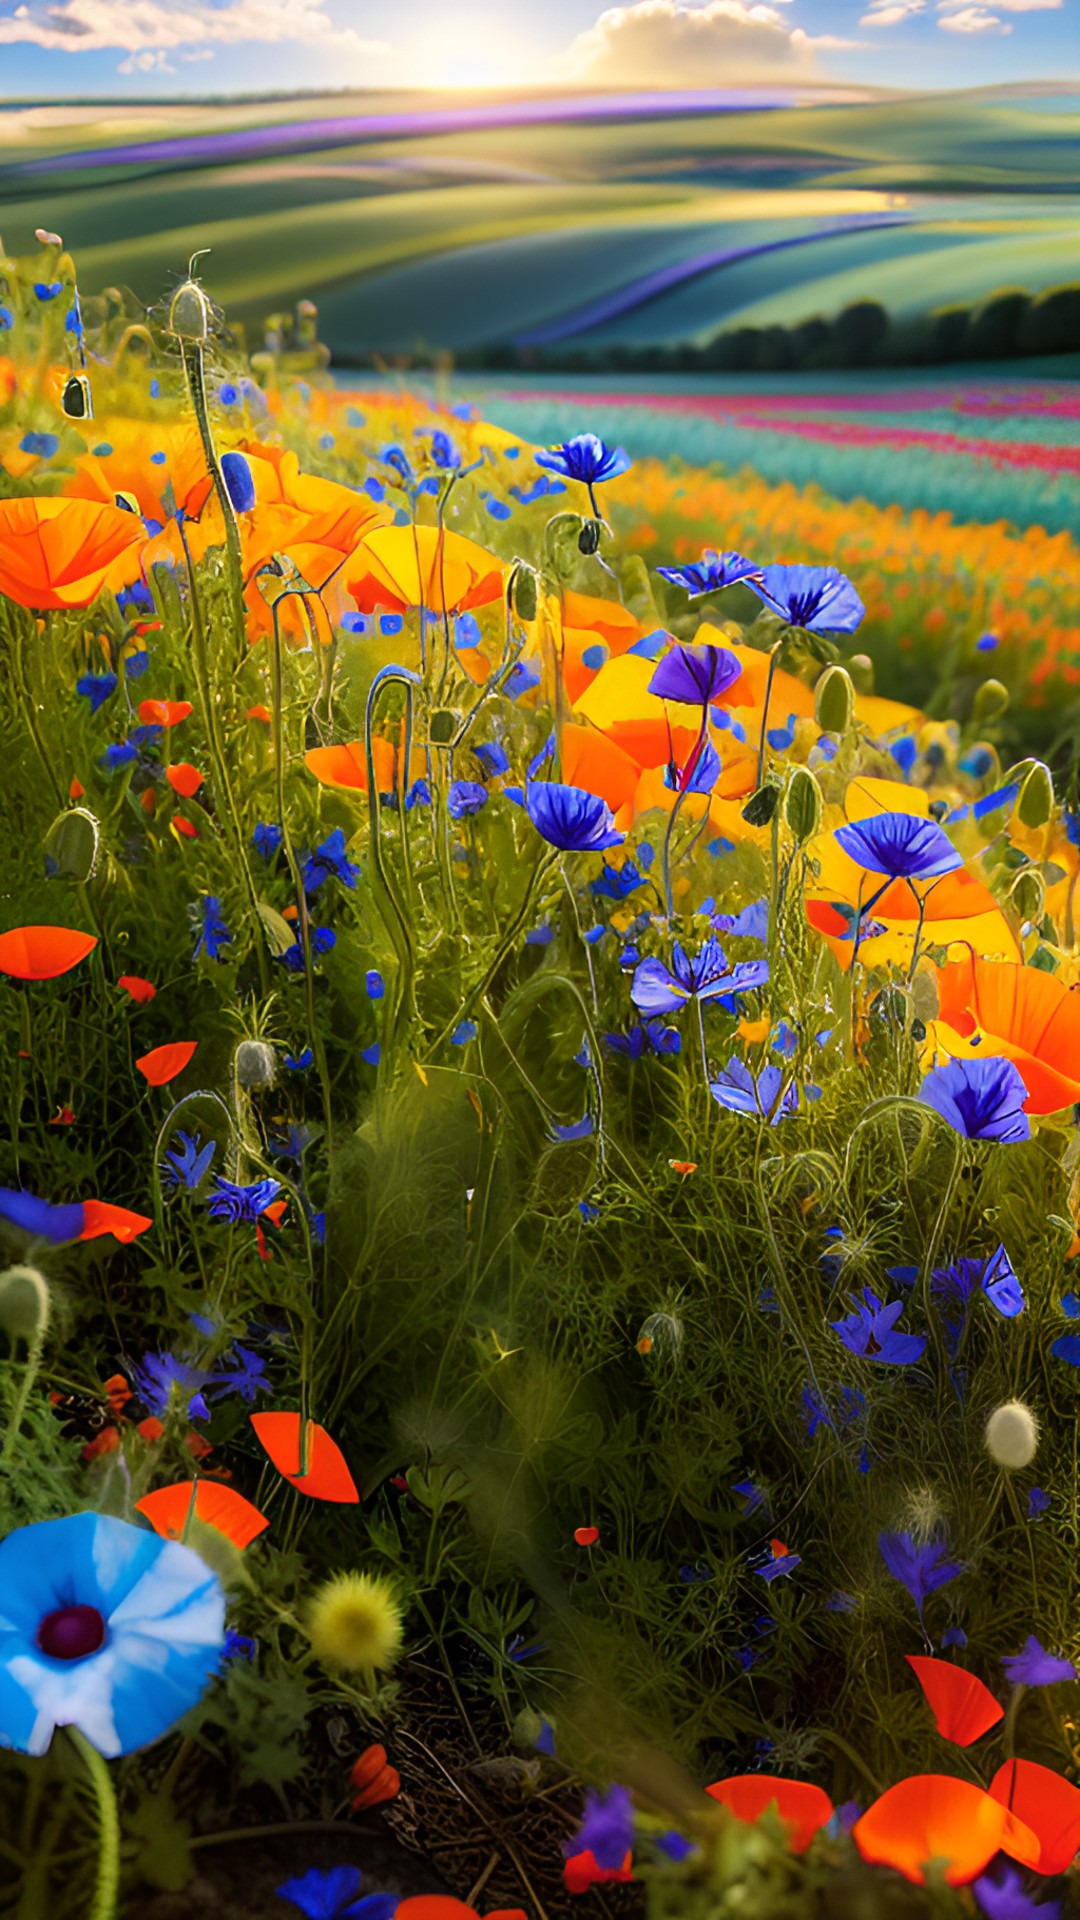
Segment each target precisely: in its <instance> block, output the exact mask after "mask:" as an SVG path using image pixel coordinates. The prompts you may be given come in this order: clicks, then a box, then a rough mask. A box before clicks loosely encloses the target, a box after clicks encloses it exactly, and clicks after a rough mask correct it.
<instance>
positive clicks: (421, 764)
mask: <svg viewBox="0 0 1080 1920" xmlns="http://www.w3.org/2000/svg"><path fill="white" fill-rule="evenodd" d="M371 756H372V759H373V760H374V762H375V778H376V780H377V781H378V786H379V792H380V793H393V792H394V791H395V789H396V785H397V758H398V750H397V748H396V747H395V745H394V742H393V741H392V740H387V739H385V738H384V737H383V736H382V735H381V734H378V735H376V737H375V738H374V739H373V741H372V743H371ZM304 764H305V766H306V767H307V770H308V772H309V773H313V774H314V775H315V778H316V780H318V782H319V784H320V785H321V786H324V787H344V788H345V789H346V790H347V791H354V792H357V793H366V792H367V790H368V772H367V750H366V748H365V746H364V742H363V741H362V740H348V741H345V742H344V743H343V744H342V745H341V746H338V747H312V748H311V749H310V750H309V751H308V752H307V753H305V755H304ZM425 768H426V763H425V760H424V755H423V753H422V752H421V750H420V749H419V748H414V750H413V754H412V761H411V765H410V767H409V780H410V782H411V781H413V780H419V779H420V778H421V776H422V775H423V773H424V772H425Z"/></svg>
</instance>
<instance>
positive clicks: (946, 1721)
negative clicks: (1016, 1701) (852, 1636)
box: [904, 1653, 1005, 1747]
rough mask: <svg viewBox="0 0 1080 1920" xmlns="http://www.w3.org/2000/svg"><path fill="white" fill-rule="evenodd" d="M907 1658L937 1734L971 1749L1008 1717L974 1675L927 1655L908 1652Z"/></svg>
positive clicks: (947, 1661) (949, 1662) (948, 1662)
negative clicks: (973, 1744) (934, 1723)
mask: <svg viewBox="0 0 1080 1920" xmlns="http://www.w3.org/2000/svg"><path fill="white" fill-rule="evenodd" d="M904 1658H905V1659H906V1661H907V1663H908V1666H909V1667H911V1668H912V1670H913V1672H914V1674H915V1678H916V1679H917V1680H918V1682H919V1685H920V1687H921V1688H922V1690H923V1692H924V1693H925V1695H926V1698H927V1700H928V1702H929V1704H930V1708H931V1711H932V1712H933V1715H934V1719H935V1721H936V1722H937V1730H938V1732H939V1733H940V1734H942V1735H943V1736H944V1738H945V1739H946V1740H951V1741H952V1742H953V1744H954V1746H957V1747H970V1746H971V1744H972V1742H973V1741H975V1740H981V1739H982V1736H983V1734H984V1733H989V1731H990V1728H991V1727H996V1726H997V1723H998V1721H999V1720H1003V1719H1004V1718H1005V1709H1004V1708H1003V1707H1002V1706H1000V1705H999V1703H998V1702H997V1701H996V1700H995V1699H994V1696H993V1694H992V1693H991V1692H990V1689H989V1687H984V1686H983V1683H982V1681H981V1680H979V1679H978V1678H977V1677H976V1675H975V1674H973V1673H965V1671H964V1669H963V1667H954V1666H953V1664H952V1662H951V1661H949V1660H932V1659H929V1658H928V1657H927V1656H926V1655H925V1654H919V1653H908V1654H905V1656H904Z"/></svg>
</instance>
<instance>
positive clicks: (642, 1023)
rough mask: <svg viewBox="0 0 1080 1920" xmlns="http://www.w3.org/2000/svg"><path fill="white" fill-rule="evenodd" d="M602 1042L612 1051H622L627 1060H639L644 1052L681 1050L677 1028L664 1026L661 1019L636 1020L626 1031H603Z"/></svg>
mask: <svg viewBox="0 0 1080 1920" xmlns="http://www.w3.org/2000/svg"><path fill="white" fill-rule="evenodd" d="M604 1043H605V1045H606V1046H608V1047H610V1048H611V1051H612V1053H624V1054H625V1055H626V1058H627V1059H628V1060H640V1059H641V1058H642V1057H643V1055H644V1054H646V1053H656V1054H660V1055H663V1054H666V1053H679V1052H681V1051H682V1035H681V1034H680V1032H679V1030H678V1028H677V1027H665V1025H664V1023H663V1021H662V1020H637V1021H635V1022H634V1025H633V1026H632V1027H631V1028H630V1029H629V1030H628V1032H626V1033H605V1035H604Z"/></svg>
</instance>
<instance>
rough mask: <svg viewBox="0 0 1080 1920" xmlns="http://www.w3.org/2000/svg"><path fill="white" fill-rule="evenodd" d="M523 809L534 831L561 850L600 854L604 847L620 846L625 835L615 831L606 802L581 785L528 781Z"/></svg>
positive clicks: (550, 844)
mask: <svg viewBox="0 0 1080 1920" xmlns="http://www.w3.org/2000/svg"><path fill="white" fill-rule="evenodd" d="M525 810H526V812H527V813H528V816H529V819H530V820H531V821H532V823H533V826H534V827H535V828H536V831H537V833H539V834H541V835H542V836H543V838H544V839H545V840H546V841H547V843H548V845H549V846H552V847H558V848H559V850H560V852H562V853H603V852H604V851H605V850H606V848H608V847H617V846H621V844H622V842H623V841H624V840H625V838H626V835H625V834H624V833H620V832H619V831H618V828H617V827H616V825H615V820H614V817H613V815H612V812H611V808H610V807H609V806H608V804H607V802H606V801H605V800H601V799H600V798H599V797H598V795H596V794H595V793H586V792H585V791H584V789H583V788H581V787H570V786H563V785H562V784H561V783H560V782H558V781H555V780H530V781H529V784H528V786H527V788H526V790H525Z"/></svg>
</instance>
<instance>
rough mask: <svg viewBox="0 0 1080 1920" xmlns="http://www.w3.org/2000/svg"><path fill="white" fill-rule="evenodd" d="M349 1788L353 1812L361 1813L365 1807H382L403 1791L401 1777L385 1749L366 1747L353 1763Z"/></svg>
mask: <svg viewBox="0 0 1080 1920" xmlns="http://www.w3.org/2000/svg"><path fill="white" fill-rule="evenodd" d="M349 1786H350V1787H351V1789H352V1810H353V1812H354V1813H360V1812H361V1811H362V1810H363V1808H365V1807H381V1806H382V1805H383V1803H384V1802H385V1801H387V1800H393V1799H395V1798H396V1797H397V1795H398V1794H399V1793H400V1791H401V1775H400V1774H399V1773H398V1770H397V1768H396V1767H392V1766H390V1765H389V1763H388V1761H387V1758H386V1748H385V1747H382V1746H371V1747H365V1749H364V1751H363V1753H362V1754H361V1755H360V1756H359V1759H357V1760H355V1761H354V1762H353V1765H352V1768H351V1770H350V1773H349Z"/></svg>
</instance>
